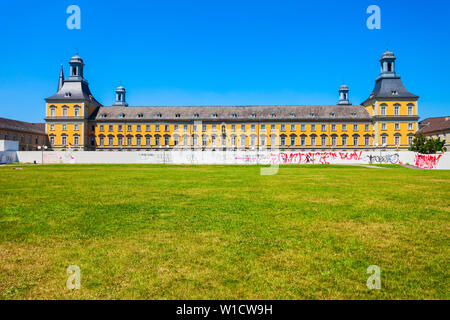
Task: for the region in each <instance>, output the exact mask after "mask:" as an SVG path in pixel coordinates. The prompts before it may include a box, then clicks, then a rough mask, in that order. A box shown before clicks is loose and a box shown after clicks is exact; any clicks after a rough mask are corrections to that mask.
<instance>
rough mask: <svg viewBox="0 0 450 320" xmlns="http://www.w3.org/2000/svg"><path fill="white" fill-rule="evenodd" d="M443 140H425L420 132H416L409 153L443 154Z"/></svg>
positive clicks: (444, 148) (445, 149)
mask: <svg viewBox="0 0 450 320" xmlns="http://www.w3.org/2000/svg"><path fill="white" fill-rule="evenodd" d="M444 145H445V140H441V138H439V137H438V138H427V137H426V136H425V135H424V134H423V133H422V132H418V133H417V134H416V136H415V137H414V139H413V141H412V144H411V146H410V147H409V149H408V150H409V151H414V152H419V153H422V154H433V153H437V152H445V151H447V148H446V147H444Z"/></svg>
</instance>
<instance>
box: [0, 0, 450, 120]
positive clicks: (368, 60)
mask: <svg viewBox="0 0 450 320" xmlns="http://www.w3.org/2000/svg"><path fill="white" fill-rule="evenodd" d="M71 4H76V5H78V6H79V7H80V8H81V30H69V29H67V27H66V20H67V18H68V16H69V15H68V14H67V13H66V8H67V7H68V6H69V5H71ZM371 4H376V5H378V6H379V7H380V8H381V30H369V29H368V28H367V27H366V20H367V18H368V17H369V14H367V13H366V9H367V7H368V6H369V5H371ZM449 11H450V4H449V1H433V0H429V1H400V0H391V1H375V0H371V1H365V0H358V1H300V0H297V1H284V0H277V1H265V0H258V1H247V0H240V1H234V0H227V1H222V0H220V1H214V0H208V1H195V0H194V1H192V0H189V1H170V0H165V1H152V0H150V1H135V0H128V1H81V0H73V1H44V0H41V1H9V2H7V3H4V4H3V5H2V10H1V13H0V33H1V36H2V50H0V61H1V68H0V95H1V97H2V98H1V99H2V103H1V107H0V108H1V109H0V110H1V111H0V117H7V118H13V119H18V120H24V121H31V122H42V121H43V120H42V119H43V117H44V110H45V102H44V100H43V99H44V98H46V97H48V96H50V95H52V94H54V93H55V91H56V87H57V81H58V75H59V68H60V64H61V63H63V64H64V68H65V69H64V71H65V73H66V75H67V74H68V60H69V59H70V57H71V56H73V55H74V54H75V52H76V51H78V53H79V55H80V56H81V57H82V58H83V59H84V61H85V64H86V66H85V78H86V79H87V80H88V82H89V85H90V88H91V91H92V92H93V94H94V96H95V97H96V98H97V99H98V100H99V101H100V102H101V103H102V104H104V105H111V104H112V103H113V100H114V90H115V88H116V87H117V86H118V85H119V84H120V83H122V85H123V86H125V88H126V89H127V100H128V102H129V104H130V105H132V106H146V105H148V106H150V105H162V106H165V105H272V104H273V105H289V104H335V103H336V101H337V90H338V88H339V86H340V85H341V83H342V82H345V83H346V84H347V85H348V86H349V87H350V98H351V100H352V102H353V103H354V104H359V103H361V102H362V101H363V100H364V99H365V98H367V97H368V95H369V94H370V92H371V91H372V89H373V86H374V83H375V78H376V77H377V76H378V74H379V62H378V60H379V58H380V56H381V54H382V53H383V52H384V51H385V50H386V48H387V47H389V49H390V50H392V51H394V53H395V54H396V56H397V66H396V71H397V72H398V73H399V74H400V75H401V76H402V80H403V83H404V84H405V86H406V88H407V89H408V90H409V91H411V92H412V93H414V94H417V95H419V96H420V100H419V113H420V116H421V118H425V117H429V116H443V115H450V112H449V110H450V108H449V106H450V95H449V94H448V93H449V92H450V90H449V86H450V81H449V74H450V59H449V57H450V32H449V31H450V22H449V20H448V12H449Z"/></svg>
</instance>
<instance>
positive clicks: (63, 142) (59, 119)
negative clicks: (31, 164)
mask: <svg viewBox="0 0 450 320" xmlns="http://www.w3.org/2000/svg"><path fill="white" fill-rule="evenodd" d="M69 66H70V73H69V77H68V78H66V79H65V78H64V72H63V68H62V67H61V70H60V74H59V81H58V91H57V92H56V93H55V94H54V95H52V96H50V97H48V98H46V99H45V101H46V117H45V121H46V122H47V124H46V126H47V133H48V136H49V142H50V148H51V149H53V150H68V149H69V148H70V149H73V150H94V148H95V137H94V138H92V136H93V135H94V133H93V132H94V130H95V129H93V128H95V123H94V122H93V121H92V120H91V117H92V115H94V113H95V112H96V111H97V110H98V109H99V107H100V106H101V104H100V102H98V101H97V100H96V99H95V98H94V96H93V95H92V93H91V91H90V89H89V84H88V82H87V81H86V80H85V79H84V75H83V71H84V70H83V69H84V62H83V59H81V58H80V57H79V56H78V55H75V56H73V57H72V58H71V59H70V61H69Z"/></svg>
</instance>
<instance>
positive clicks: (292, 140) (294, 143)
mask: <svg viewBox="0 0 450 320" xmlns="http://www.w3.org/2000/svg"><path fill="white" fill-rule="evenodd" d="M290 138H291V139H290V140H291V141H290V143H291V147H295V146H296V145H297V136H296V135H295V134H291V135H290Z"/></svg>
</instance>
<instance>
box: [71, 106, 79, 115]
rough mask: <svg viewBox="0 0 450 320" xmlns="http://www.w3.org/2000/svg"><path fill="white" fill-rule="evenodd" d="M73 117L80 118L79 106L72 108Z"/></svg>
mask: <svg viewBox="0 0 450 320" xmlns="http://www.w3.org/2000/svg"><path fill="white" fill-rule="evenodd" d="M73 115H74V116H75V117H79V116H80V106H74V108H73Z"/></svg>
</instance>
